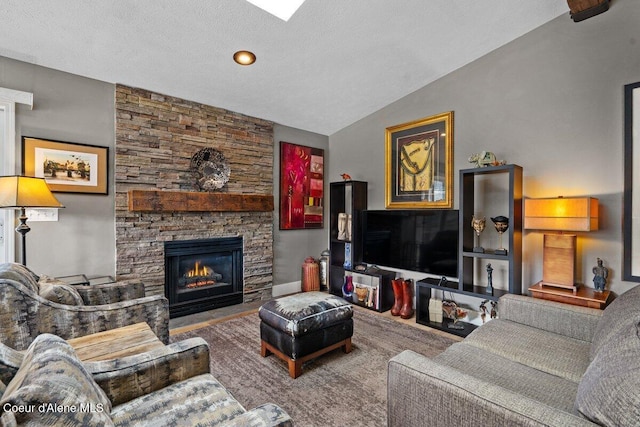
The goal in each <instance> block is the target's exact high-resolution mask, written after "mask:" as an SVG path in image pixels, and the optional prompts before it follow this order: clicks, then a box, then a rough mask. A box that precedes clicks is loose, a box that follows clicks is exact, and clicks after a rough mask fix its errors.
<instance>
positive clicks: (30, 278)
mask: <svg viewBox="0 0 640 427" xmlns="http://www.w3.org/2000/svg"><path fill="white" fill-rule="evenodd" d="M0 278H3V279H11V280H14V281H16V282H18V283H20V284H22V285H24V286H26V287H27V288H29V290H30V291H32V292H34V293H36V294H37V293H38V276H37V275H36V274H35V273H33V272H32V271H31V270H29V269H28V268H27V267H25V266H24V265H22V264H18V263H15V262H8V263H5V264H0Z"/></svg>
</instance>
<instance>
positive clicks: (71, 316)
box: [0, 263, 169, 350]
mask: <svg viewBox="0 0 640 427" xmlns="http://www.w3.org/2000/svg"><path fill="white" fill-rule="evenodd" d="M139 322H146V323H147V324H148V325H149V327H151V330H153V331H154V333H155V334H156V336H157V337H158V338H159V339H160V341H162V342H163V343H165V344H168V342H169V306H168V301H167V299H166V298H164V297H163V296H160V295H156V296H149V297H145V296H144V284H143V283H140V282H133V281H127V282H119V283H110V284H105V285H95V286H70V285H67V284H64V283H62V282H58V281H56V280H52V279H51V278H48V277H46V276H38V275H36V274H34V273H33V272H32V271H31V270H29V269H28V268H26V267H25V266H23V265H21V264H15V263H7V264H1V265H0V326H1V327H0V342H1V343H3V344H5V345H6V346H8V347H10V348H12V349H14V350H25V349H26V348H27V347H29V345H30V344H31V342H32V341H33V340H34V339H35V337H37V336H38V335H39V334H43V333H51V334H54V335H58V336H60V337H62V338H64V339H69V338H76V337H81V336H84V335H89V334H93V333H96V332H102V331H106V330H109V329H115V328H120V327H122V326H127V325H132V324H134V323H139Z"/></svg>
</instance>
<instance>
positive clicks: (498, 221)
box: [491, 215, 509, 255]
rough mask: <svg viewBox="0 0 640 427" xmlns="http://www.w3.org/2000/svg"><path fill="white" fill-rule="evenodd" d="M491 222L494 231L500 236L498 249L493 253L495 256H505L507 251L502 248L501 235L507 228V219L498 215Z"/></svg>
mask: <svg viewBox="0 0 640 427" xmlns="http://www.w3.org/2000/svg"><path fill="white" fill-rule="evenodd" d="M491 221H493V225H494V226H495V227H496V231H497V232H498V234H499V235H500V247H499V248H498V249H496V252H495V253H496V255H506V254H507V250H506V249H505V248H503V247H502V234H503V233H504V232H505V231H507V229H508V228H509V218H507V217H506V216H502V215H500V216H496V217H494V218H491Z"/></svg>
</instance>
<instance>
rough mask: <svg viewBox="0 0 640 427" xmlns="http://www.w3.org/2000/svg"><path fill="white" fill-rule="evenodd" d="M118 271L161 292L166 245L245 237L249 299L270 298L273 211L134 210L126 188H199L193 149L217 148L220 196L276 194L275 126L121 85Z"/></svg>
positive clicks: (117, 100)
mask: <svg viewBox="0 0 640 427" xmlns="http://www.w3.org/2000/svg"><path fill="white" fill-rule="evenodd" d="M115 103H116V105H115V107H116V108H115V110H116V148H115V169H116V170H115V180H116V182H115V188H116V189H115V193H116V208H115V209H116V212H115V214H116V274H117V276H118V279H127V278H140V279H142V280H143V281H144V282H145V285H146V287H147V290H148V293H149V294H152V295H156V294H160V295H163V294H164V242H165V241H171V240H186V239H199V238H203V239H204V238H211V237H229V236H243V238H244V259H243V263H244V301H245V302H249V301H253V300H258V299H266V298H269V297H270V296H271V287H272V282H273V212H220V213H218V212H211V213H206V212H205V213H203V212H173V213H167V212H164V213H140V212H129V209H128V191H129V190H131V189H161V190H171V191H179V190H184V191H196V189H195V188H194V185H193V179H192V177H191V174H190V173H189V165H190V162H191V157H192V156H193V154H194V153H195V152H197V151H198V150H200V149H202V148H204V147H212V148H215V149H217V150H219V151H221V152H222V153H223V154H224V156H225V157H226V159H227V161H228V162H229V165H230V167H231V178H230V180H229V183H228V184H227V186H225V188H223V189H222V190H221V191H223V192H229V193H245V194H273V123H271V122H269V121H265V120H260V119H256V118H253V117H247V116H244V115H242V114H238V113H234V112H231V111H226V110H223V109H220V108H215V107H211V106H208V105H203V104H199V103H196V102H191V101H185V100H183V99H178V98H174V97H170V96H166V95H161V94H157V93H153V92H150V91H147V90H142V89H135V88H131V87H127V86H123V85H116V97H115Z"/></svg>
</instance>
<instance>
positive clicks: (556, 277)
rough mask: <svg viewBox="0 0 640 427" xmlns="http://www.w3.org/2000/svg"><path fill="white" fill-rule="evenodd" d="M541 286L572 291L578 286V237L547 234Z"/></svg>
mask: <svg viewBox="0 0 640 427" xmlns="http://www.w3.org/2000/svg"><path fill="white" fill-rule="evenodd" d="M542 257H543V259H542V282H540V283H541V286H552V287H555V288H564V289H571V290H573V293H574V294H575V293H576V291H577V290H578V285H576V281H575V277H576V235H575V234H545V235H544V250H543V256H542Z"/></svg>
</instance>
